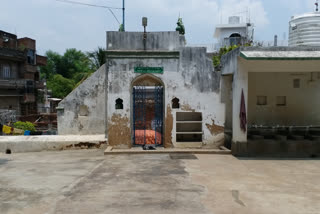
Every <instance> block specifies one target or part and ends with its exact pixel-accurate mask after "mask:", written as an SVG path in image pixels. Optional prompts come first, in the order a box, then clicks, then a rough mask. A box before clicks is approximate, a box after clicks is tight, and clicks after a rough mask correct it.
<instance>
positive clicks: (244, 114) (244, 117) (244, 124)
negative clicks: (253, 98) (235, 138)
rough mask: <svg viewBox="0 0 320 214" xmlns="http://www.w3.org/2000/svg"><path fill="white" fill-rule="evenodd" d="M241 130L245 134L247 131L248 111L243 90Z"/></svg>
mask: <svg viewBox="0 0 320 214" xmlns="http://www.w3.org/2000/svg"><path fill="white" fill-rule="evenodd" d="M240 128H241V130H242V131H243V132H246V131H247V111H246V101H245V99H244V94H243V89H242V93H241V103H240Z"/></svg>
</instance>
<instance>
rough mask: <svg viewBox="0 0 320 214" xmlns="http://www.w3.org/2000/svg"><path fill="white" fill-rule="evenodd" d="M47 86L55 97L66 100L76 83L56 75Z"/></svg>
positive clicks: (48, 81)
mask: <svg viewBox="0 0 320 214" xmlns="http://www.w3.org/2000/svg"><path fill="white" fill-rule="evenodd" d="M47 86H48V88H49V89H51V90H52V96H53V97H57V98H65V97H66V96H67V95H68V94H69V93H70V92H71V91H72V90H73V88H74V86H75V83H74V81H73V80H71V79H67V78H65V77H63V76H62V75H60V74H56V75H54V76H53V77H52V78H50V79H49V80H47Z"/></svg>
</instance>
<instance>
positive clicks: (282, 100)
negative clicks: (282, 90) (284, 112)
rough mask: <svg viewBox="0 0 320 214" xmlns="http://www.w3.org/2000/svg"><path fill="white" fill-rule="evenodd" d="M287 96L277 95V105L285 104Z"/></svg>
mask: <svg viewBox="0 0 320 214" xmlns="http://www.w3.org/2000/svg"><path fill="white" fill-rule="evenodd" d="M286 105H287V97H286V96H277V106H286Z"/></svg>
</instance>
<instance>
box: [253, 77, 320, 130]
mask: <svg viewBox="0 0 320 214" xmlns="http://www.w3.org/2000/svg"><path fill="white" fill-rule="evenodd" d="M294 79H300V88H294V87H293V80H294ZM311 79H313V81H311ZM248 84H249V90H248V91H249V92H248V93H249V95H248V96H249V99H248V102H249V103H248V124H249V125H252V124H256V125H295V126H299V125H303V126H306V125H320V73H313V77H312V78H311V73H310V72H303V73H297V72H296V73H289V72H285V73H262V72H258V73H255V72H249V83H248ZM257 96H267V105H266V106H258V105H257ZM277 96H286V102H287V105H286V106H277V105H276V99H277Z"/></svg>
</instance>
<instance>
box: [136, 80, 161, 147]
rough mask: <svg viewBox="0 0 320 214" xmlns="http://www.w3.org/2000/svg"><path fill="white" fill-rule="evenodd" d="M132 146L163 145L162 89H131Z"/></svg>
mask: <svg viewBox="0 0 320 214" xmlns="http://www.w3.org/2000/svg"><path fill="white" fill-rule="evenodd" d="M133 143H134V145H142V146H143V145H162V144H163V87H162V86H156V87H146V86H135V87H134V88H133Z"/></svg>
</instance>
